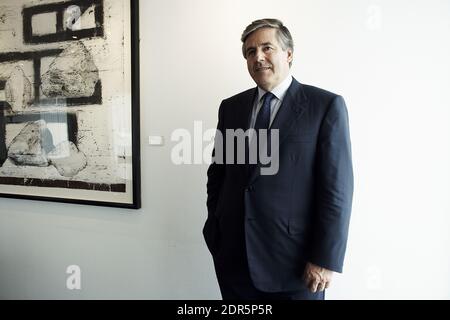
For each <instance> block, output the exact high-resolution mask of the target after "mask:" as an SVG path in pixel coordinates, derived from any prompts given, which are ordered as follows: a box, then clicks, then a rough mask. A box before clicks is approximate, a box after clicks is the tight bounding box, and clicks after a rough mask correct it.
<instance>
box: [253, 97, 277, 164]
mask: <svg viewBox="0 0 450 320" xmlns="http://www.w3.org/2000/svg"><path fill="white" fill-rule="evenodd" d="M274 98H275V95H274V94H273V93H271V92H266V93H265V94H264V96H263V104H262V106H261V108H260V109H259V112H258V115H257V116H256V121H255V130H256V138H257V139H256V140H253V143H257V146H256V148H255V149H253V150H255V151H256V152H257V155H256V159H257V163H260V159H259V152H260V151H259V147H260V142H259V140H260V134H261V133H260V129H269V125H270V102H271V101H272V100H273V99H274ZM267 132H268V131H267ZM267 138H268V137H267ZM267 148H268V149H267V151H268V152H269V153H270V142H269V141H268V145H267Z"/></svg>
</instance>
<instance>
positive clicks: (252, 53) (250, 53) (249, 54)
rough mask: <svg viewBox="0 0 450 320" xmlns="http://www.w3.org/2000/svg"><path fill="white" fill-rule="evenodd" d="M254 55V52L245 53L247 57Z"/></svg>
mask: <svg viewBox="0 0 450 320" xmlns="http://www.w3.org/2000/svg"><path fill="white" fill-rule="evenodd" d="M254 54H255V50H250V51H247V56H253V55H254Z"/></svg>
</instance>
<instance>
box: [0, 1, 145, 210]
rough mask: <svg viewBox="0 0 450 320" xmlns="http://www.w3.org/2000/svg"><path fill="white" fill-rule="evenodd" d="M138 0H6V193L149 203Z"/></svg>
mask: <svg viewBox="0 0 450 320" xmlns="http://www.w3.org/2000/svg"><path fill="white" fill-rule="evenodd" d="M138 37H139V35H138V1H137V0H69V1H61V0H59V1H52V0H2V1H1V2H0V196H3V197H10V198H21V199H34V200H47V201H61V202H70V203H81V204H92V205H105V206H117V207H124V208H139V207H140V159H139V158H140V152H139V145H140V143H139V141H140V140H139V82H138V81H139V49H138V44H139V41H138V39H139V38H138Z"/></svg>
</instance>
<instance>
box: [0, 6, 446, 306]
mask: <svg viewBox="0 0 450 320" xmlns="http://www.w3.org/2000/svg"><path fill="white" fill-rule="evenodd" d="M140 17H141V23H140V27H141V30H140V33H141V134H142V187H143V188H142V196H143V208H142V209H141V210H139V211H129V210H122V209H111V208H102V207H90V206H78V205H68V204H57V203H46V202H32V201H21V200H10V199H0V211H1V212H0V298H4V299H5V298H6V299H10V298H22V299H23V298H32V299H40V298H50V299H53V298H60V299H75V298H86V299H88V298H105V299H108V298H119V299H121V298H124V299H128V298H138V299H139V298H142V299H216V298H220V294H219V290H218V287H217V284H216V280H215V275H214V272H213V266H212V261H211V258H210V256H209V253H208V251H207V249H206V246H205V245H204V242H203V239H202V235H201V229H202V226H203V222H204V220H205V218H206V205H205V201H206V186H205V185H206V169H207V166H206V164H203V165H179V166H176V165H174V164H172V162H171V158H170V155H171V149H172V147H173V146H174V144H175V143H173V142H170V135H171V133H172V132H173V130H175V129H178V128H185V129H188V130H189V131H190V132H193V127H194V121H198V120H200V121H203V127H204V130H206V129H209V128H213V127H215V125H216V121H217V108H218V106H219V103H220V101H221V100H222V99H223V98H226V97H228V96H231V95H233V94H235V93H238V92H240V91H243V90H245V89H247V88H250V87H252V86H253V82H252V80H251V78H250V76H249V75H248V74H247V71H246V65H245V60H244V59H243V57H242V56H241V43H240V41H239V39H240V35H241V33H242V30H243V29H244V28H245V26H246V25H247V24H249V23H250V22H251V21H252V20H255V19H258V18H263V17H276V18H279V19H281V20H283V21H284V22H285V24H286V25H287V26H288V27H289V28H290V30H291V33H292V34H293V37H294V41H295V56H294V64H293V66H292V74H293V75H294V77H296V78H297V80H299V81H300V82H303V83H307V84H312V85H316V86H319V87H322V88H325V89H327V90H330V91H333V92H336V93H339V94H341V95H343V96H344V98H345V99H346V102H347V106H348V110H349V115H350V125H351V127H350V130H351V138H352V147H353V160H354V170H355V194H354V205H353V215H352V220H351V227H350V237H349V243H348V250H347V256H346V261H345V266H344V273H343V274H340V275H336V277H335V282H334V284H333V286H332V288H331V289H329V290H328V292H327V298H328V299H449V298H450V256H449V252H450V235H449V227H450V217H449V213H450V200H449V191H450V170H449V163H450V143H449V142H450V132H449V131H450V98H449V94H448V92H447V91H448V89H449V88H450V59H449V57H450V42H449V39H450V37H449V36H450V2H449V1H445V0H441V1H439V0H432V1H419V0H417V1H406V0H405V1H400V0H397V1H387V0H385V1H361V0H346V1H331V0H329V1H325V0H321V1H317V0H315V1H312V0H311V1H305V0H304V1H299V0H292V1H288V0H279V1H276V2H274V1H266V0H258V1H256V0H254V1H240V0H215V1H211V0H193V1H184V0H170V1H148V0H145V1H141V15H140ZM149 135H163V136H164V137H165V141H166V144H165V145H164V146H161V147H151V146H148V145H147V137H148V136H149ZM205 146H206V144H205ZM71 264H77V265H79V266H80V267H81V270H82V289H81V290H73V291H70V290H67V289H66V287H65V284H66V282H65V281H66V277H67V276H68V275H67V274H66V273H65V270H66V268H67V266H69V265H71Z"/></svg>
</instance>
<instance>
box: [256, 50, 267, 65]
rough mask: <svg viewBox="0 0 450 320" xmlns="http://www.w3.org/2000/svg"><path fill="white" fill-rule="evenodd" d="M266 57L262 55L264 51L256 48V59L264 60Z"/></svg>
mask: <svg viewBox="0 0 450 320" xmlns="http://www.w3.org/2000/svg"><path fill="white" fill-rule="evenodd" d="M265 59H266V57H265V56H264V52H262V50H258V51H256V61H259V62H261V61H264V60H265Z"/></svg>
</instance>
